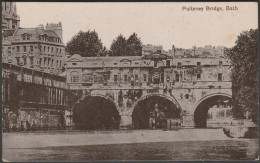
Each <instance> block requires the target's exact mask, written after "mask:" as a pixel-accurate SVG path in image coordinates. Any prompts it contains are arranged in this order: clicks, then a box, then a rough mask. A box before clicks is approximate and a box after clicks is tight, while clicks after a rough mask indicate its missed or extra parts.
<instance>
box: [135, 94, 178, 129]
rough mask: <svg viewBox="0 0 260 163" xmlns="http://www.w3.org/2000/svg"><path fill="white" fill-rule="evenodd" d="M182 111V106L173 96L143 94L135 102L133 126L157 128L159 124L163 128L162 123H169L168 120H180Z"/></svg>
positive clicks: (171, 121) (170, 121)
mask: <svg viewBox="0 0 260 163" xmlns="http://www.w3.org/2000/svg"><path fill="white" fill-rule="evenodd" d="M181 111H182V109H181V106H180V105H179V103H178V102H177V100H176V99H174V98H172V97H169V96H166V95H164V94H149V95H146V96H143V97H142V98H140V99H139V100H137V101H136V102H135V104H134V105H133V107H132V110H131V113H132V124H133V128H143V129H145V128H155V127H156V128H157V127H158V125H159V128H163V126H162V125H168V122H169V123H173V121H174V122H176V121H178V122H179V121H180V119H181ZM162 120H163V121H162ZM155 125H156V126H155Z"/></svg>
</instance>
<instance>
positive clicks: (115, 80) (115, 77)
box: [114, 75, 118, 83]
mask: <svg viewBox="0 0 260 163" xmlns="http://www.w3.org/2000/svg"><path fill="white" fill-rule="evenodd" d="M117 80H118V79H117V75H114V82H115V83H116V82H117Z"/></svg>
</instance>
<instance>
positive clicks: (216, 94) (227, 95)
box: [193, 93, 232, 111]
mask: <svg viewBox="0 0 260 163" xmlns="http://www.w3.org/2000/svg"><path fill="white" fill-rule="evenodd" d="M213 96H226V97H229V98H230V99H232V95H231V94H227V93H212V94H209V95H207V96H204V97H202V98H201V99H200V100H199V101H198V102H197V103H196V105H195V106H194V108H193V110H194V111H195V110H196V108H197V107H198V106H199V104H200V103H201V102H202V101H204V100H206V99H208V98H210V97H213Z"/></svg>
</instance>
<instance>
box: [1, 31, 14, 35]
mask: <svg viewBox="0 0 260 163" xmlns="http://www.w3.org/2000/svg"><path fill="white" fill-rule="evenodd" d="M13 34H14V30H4V31H3V33H2V37H8V36H13Z"/></svg>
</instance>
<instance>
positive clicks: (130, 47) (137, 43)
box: [110, 33, 142, 56]
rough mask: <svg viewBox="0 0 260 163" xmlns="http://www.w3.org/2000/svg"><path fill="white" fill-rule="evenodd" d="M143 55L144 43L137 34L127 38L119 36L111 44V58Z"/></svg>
mask: <svg viewBox="0 0 260 163" xmlns="http://www.w3.org/2000/svg"><path fill="white" fill-rule="evenodd" d="M141 55H142V42H141V40H140V38H138V37H137V34H136V33H133V34H132V35H130V36H129V38H128V39H127V40H126V38H125V37H124V36H123V35H121V34H120V35H119V36H118V37H117V38H116V39H115V40H114V41H113V43H112V44H111V47H110V56H141Z"/></svg>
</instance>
